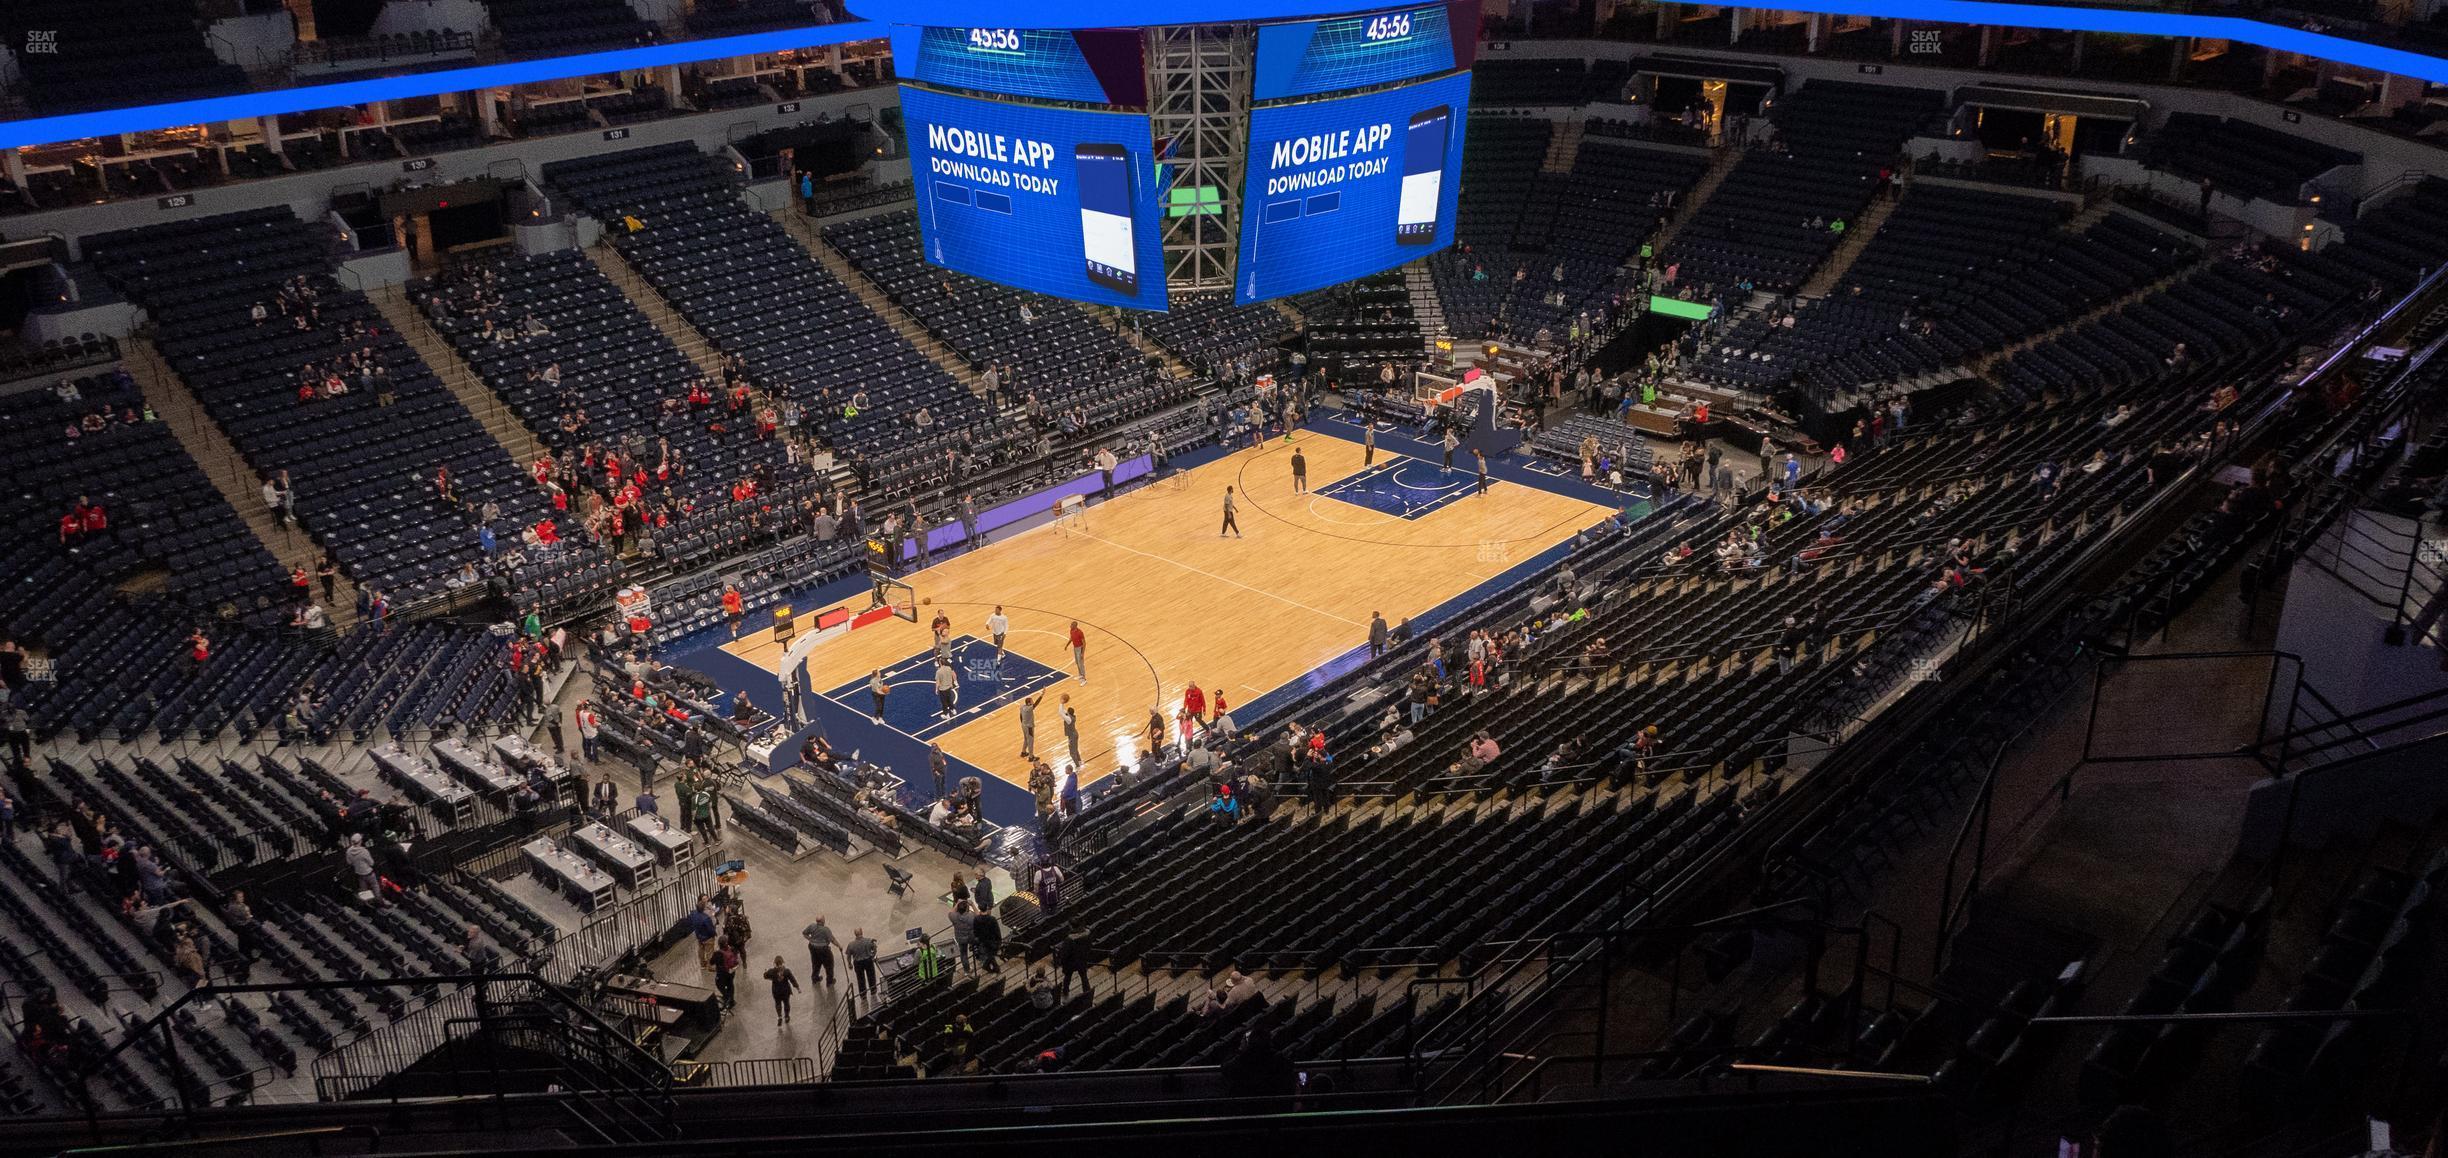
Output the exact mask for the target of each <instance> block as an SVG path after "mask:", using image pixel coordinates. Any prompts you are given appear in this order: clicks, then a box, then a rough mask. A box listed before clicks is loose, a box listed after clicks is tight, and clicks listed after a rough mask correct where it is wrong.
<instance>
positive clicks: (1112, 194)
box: [852, 0, 1479, 310]
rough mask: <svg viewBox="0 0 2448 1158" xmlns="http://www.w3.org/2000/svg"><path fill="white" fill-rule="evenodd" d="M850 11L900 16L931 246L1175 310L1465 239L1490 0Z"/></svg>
mask: <svg viewBox="0 0 2448 1158" xmlns="http://www.w3.org/2000/svg"><path fill="white" fill-rule="evenodd" d="M852 6H853V8H854V9H859V10H860V14H861V15H867V16H873V17H875V18H878V19H881V20H885V21H886V22H888V23H889V24H890V25H891V29H892V32H891V36H892V45H893V61H894V67H895V70H896V72H897V73H898V75H899V78H900V81H901V110H902V121H903V124H904V125H905V127H906V132H907V135H908V139H909V151H910V167H911V172H912V176H913V178H914V181H915V185H916V190H915V192H916V195H917V205H918V223H919V232H920V241H921V245H922V246H923V248H924V255H925V259H926V260H927V261H928V262H930V263H932V264H935V265H938V266H942V267H943V268H946V269H952V270H958V271H960V272H962V273H966V274H970V275H973V276H976V277H980V278H984V279H986V280H988V281H992V282H997V283H1000V284H1003V285H1007V286H1011V287H1014V288H1016V289H1023V290H1030V291H1035V292H1038V293H1044V294H1048V295H1052V296H1055V297H1062V298H1068V299H1072V300H1076V301H1082V302H1090V303H1095V304H1099V305H1109V306H1118V307H1122V308H1126V309H1139V310H1162V309H1165V308H1166V303H1167V302H1168V300H1169V298H1170V296H1171V295H1172V294H1173V293H1176V292H1181V291H1184V290H1206V291H1222V290H1224V289H1226V288H1228V287H1229V289H1230V290H1231V292H1232V295H1233V300H1234V302H1235V303H1237V304H1248V303H1251V302H1257V301H1263V300H1265V299H1268V298H1276V297H1283V296H1286V295H1290V294H1298V293H1306V292H1309V291H1311V290H1316V289H1321V288H1324V287H1327V286H1331V285H1336V284H1339V283H1341V282H1346V281H1350V280H1352V279H1354V278H1358V277H1364V276H1366V275H1368V274H1372V273H1376V272H1379V271H1381V270H1386V269H1390V268H1393V267H1395V266H1399V265H1402V264H1404V263H1406V262H1409V261H1411V260H1413V259H1415V258H1418V257H1420V256H1421V255H1423V254H1427V253H1432V252H1435V251H1437V250H1440V249H1443V248H1446V247H1448V246H1450V245H1452V244H1453V236H1454V213H1455V207H1456V204H1457V201H1458V198H1459V195H1460V192H1461V181H1460V173H1461V166H1462V138H1463V132H1462V130H1463V125H1464V122H1465V119H1466V117H1467V114H1468V110H1469V106H1470V66H1471V64H1472V55H1473V51H1474V48H1475V46H1476V44H1477V33H1478V24H1479V8H1478V2H1477V0H1455V2H1439V3H1427V4H1418V3H1415V4H1411V5H1407V6H1403V7H1396V8H1378V9H1367V10H1355V11H1349V12H1339V13H1338V12H1333V11H1332V10H1331V9H1330V8H1328V9H1325V10H1324V11H1323V14H1320V12H1321V6H1319V5H1316V4H1295V5H1293V6H1291V7H1292V8H1294V9H1299V11H1295V12H1294V13H1293V14H1295V15H1302V16H1306V17H1309V18H1304V19H1276V18H1273V17H1260V18H1254V19H1235V18H1234V16H1233V10H1232V8H1231V6H1230V5H1229V4H1222V5H1219V4H1214V3H1192V4H1174V5H1166V6H1162V7H1163V8H1164V9H1165V10H1166V12H1167V15H1168V18H1169V21H1170V22H1168V23H1166V24H1152V23H1151V24H1138V25H1133V26H1129V27H1105V28H1005V27H970V26H950V25H947V24H939V23H934V22H932V21H933V20H934V19H935V18H934V17H932V16H930V15H928V13H931V12H943V11H946V10H957V9H961V8H963V7H973V6H962V5H924V4H899V3H893V2H891V0H870V2H869V3H864V4H862V3H858V2H856V0H854V2H853V5H852ZM871 8H874V9H886V10H889V11H870V10H869V9H871ZM1273 10H1274V11H1275V12H1277V13H1282V12H1284V11H1285V10H1286V6H1285V5H1283V4H1280V3H1279V4H1277V5H1275V6H1274V9H1273ZM919 21H926V22H923V23H921V22H919ZM1193 22H1194V23H1193ZM1192 41H1195V42H1196V43H1197V44H1198V45H1199V46H1200V47H1199V49H1198V51H1197V52H1195V53H1189V52H1184V51H1183V50H1182V49H1181V48H1180V46H1181V45H1183V44H1184V43H1186V42H1192ZM1185 62H1187V63H1185ZM1185 90H1190V91H1194V92H1195V103H1194V104H1192V105H1189V106H1187V111H1184V110H1185V106H1184V105H1183V104H1182V103H1181V102H1180V101H1179V99H1178V98H1179V97H1180V94H1182V93H1183V92H1184V91H1185ZM1169 101H1170V102H1172V103H1168V102H1169ZM1194 250H1195V251H1197V253H1196V255H1195V256H1186V255H1189V254H1190V253H1191V251H1194Z"/></svg>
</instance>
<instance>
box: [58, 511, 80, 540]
mask: <svg viewBox="0 0 2448 1158" xmlns="http://www.w3.org/2000/svg"><path fill="white" fill-rule="evenodd" d="M84 533H85V520H84V518H83V517H82V516H80V515H78V514H77V513H76V512H75V511H70V512H68V513H67V514H64V515H61V516H60V542H63V543H65V542H67V541H68V540H70V539H73V538H76V537H77V536H78V535H81V534H84Z"/></svg>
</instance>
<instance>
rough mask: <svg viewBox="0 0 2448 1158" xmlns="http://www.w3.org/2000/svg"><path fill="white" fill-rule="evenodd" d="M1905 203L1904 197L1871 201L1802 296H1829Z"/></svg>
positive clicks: (1847, 228)
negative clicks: (1888, 220) (1900, 205)
mask: <svg viewBox="0 0 2448 1158" xmlns="http://www.w3.org/2000/svg"><path fill="white" fill-rule="evenodd" d="M1903 200H1904V199H1903V198H1902V197H1881V198H1877V199H1875V200H1873V201H1871V202H1870V207H1869V208H1868V209H1865V210H1863V211H1862V215H1861V219H1860V220H1858V221H1848V222H1846V223H1845V225H1846V229H1845V235H1844V240H1843V241H1840V242H1837V243H1836V249H1835V251H1834V252H1832V253H1830V254H1828V259H1827V261H1825V262H1823V263H1821V264H1820V266H1819V272H1817V273H1814V274H1812V275H1811V279H1810V280H1809V281H1807V282H1804V283H1803V284H1802V291H1801V292H1802V296H1803V297H1806V298H1819V297H1826V296H1827V295H1828V293H1829V291H1831V290H1834V289H1835V288H1836V286H1837V284H1838V283H1840V282H1842V281H1843V280H1844V275H1845V271H1846V270H1849V269H1852V268H1853V260H1854V259H1855V258H1858V257H1860V256H1861V255H1862V251H1863V250H1865V249H1868V248H1870V239H1871V238H1873V237H1876V236H1878V231H1879V227H1880V226H1883V225H1885V224H1887V219H1888V218H1890V217H1893V216H1895V210H1896V206H1897V205H1899V204H1901V203H1902V202H1903Z"/></svg>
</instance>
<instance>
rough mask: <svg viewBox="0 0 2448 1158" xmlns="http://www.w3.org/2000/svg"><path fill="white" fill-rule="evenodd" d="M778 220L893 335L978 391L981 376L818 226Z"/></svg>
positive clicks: (788, 216)
mask: <svg viewBox="0 0 2448 1158" xmlns="http://www.w3.org/2000/svg"><path fill="white" fill-rule="evenodd" d="M775 219H776V220H778V221H780V222H781V223H782V228H783V229H784V230H785V231H786V232H788V233H789V234H790V235H791V237H792V238H793V239H794V240H796V241H797V242H798V243H799V244H800V245H801V246H803V247H805V248H806V249H807V251H808V253H809V254H811V255H813V256H814V257H815V258H816V260H817V262H819V263H820V264H822V265H823V266H824V267H825V269H826V270H827V271H828V272H830V273H831V274H832V275H833V276H834V277H835V278H838V279H839V280H840V281H841V283H842V284H843V285H845V286H848V287H849V288H850V292H852V293H854V294H857V295H858V299H859V301H860V302H861V303H862V304H864V305H865V306H866V307H867V308H868V309H870V310H872V311H874V312H875V315H876V316H877V317H879V318H882V319H884V322H885V324H886V325H889V326H891V327H892V328H893V332H894V333H897V334H899V335H901V336H902V337H903V338H905V339H907V340H908V341H909V344H910V345H913V346H916V347H917V348H918V352H919V353H922V354H925V355H926V356H927V360H929V361H931V362H933V363H935V364H936V365H937V366H939V367H941V368H942V369H943V372H944V373H946V374H950V375H951V376H952V377H953V379H954V380H956V381H958V382H959V383H960V384H961V385H963V386H966V387H968V388H970V389H971V390H975V389H977V388H978V372H977V371H976V370H975V369H973V368H971V366H970V365H969V363H967V362H965V361H962V360H961V357H960V355H958V354H955V353H953V352H952V349H951V348H950V347H948V346H946V345H944V344H943V342H942V341H941V340H940V339H938V338H936V336H935V335H934V334H933V333H930V332H929V331H928V330H927V328H926V327H925V326H922V325H920V324H918V319H916V318H913V317H911V316H910V315H909V311H907V310H904V309H902V308H901V306H900V304H899V303H897V302H895V301H893V300H892V297H891V295H889V294H886V293H885V292H884V290H883V289H882V288H881V287H879V286H877V285H876V283H875V282H874V281H873V280H871V279H869V278H868V276H867V275H866V274H863V273H860V272H859V271H858V267H857V266H854V265H852V264H850V260H849V259H848V258H845V257H843V256H842V255H841V253H840V252H839V251H837V250H835V249H834V248H833V247H832V246H830V245H827V244H825V240H824V238H823V237H822V236H820V235H819V234H818V233H817V232H816V225H815V223H813V222H811V221H809V220H808V219H807V218H805V217H802V216H800V215H799V214H797V213H794V212H791V211H789V210H788V209H785V210H784V211H782V212H781V213H779V214H777V215H776V218H775Z"/></svg>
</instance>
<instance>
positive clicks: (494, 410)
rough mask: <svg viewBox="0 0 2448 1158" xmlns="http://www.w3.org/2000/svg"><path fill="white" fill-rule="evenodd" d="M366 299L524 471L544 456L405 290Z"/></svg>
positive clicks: (541, 447)
mask: <svg viewBox="0 0 2448 1158" xmlns="http://www.w3.org/2000/svg"><path fill="white" fill-rule="evenodd" d="M366 298H367V300H369V301H372V302H373V303H374V307H375V308H376V309H379V310H381V311H382V315H383V318H384V319H385V320H387V321H389V322H390V323H391V326H392V328H393V329H395V330H397V331H399V334H400V336H401V337H404V338H406V339H407V340H408V345H409V347H410V348H412V349H414V350H415V351H416V352H417V356H418V357H420V358H423V359H424V360H425V364H426V365H427V366H428V367H431V368H432V370H433V372H434V376H435V377H437V378H440V379H441V380H442V385H443V386H444V388H446V389H448V390H449V391H450V392H451V394H452V396H454V397H456V398H458V399H459V404H460V405H461V406H464V407H466V408H467V412H468V413H469V414H470V415H472V416H474V417H475V419H476V421H477V423H478V424H479V425H482V426H483V427H484V429H485V433H487V434H489V435H491V436H493V441H495V442H497V443H500V444H501V448H502V450H504V451H506V452H508V454H509V455H510V459H511V461H513V462H516V463H518V464H519V466H520V468H522V469H524V468H527V467H530V466H533V465H535V461H536V460H537V459H539V458H542V457H544V444H543V443H541V442H539V441H537V440H536V436H535V432H534V431H531V430H529V429H527V427H526V425H525V424H524V423H522V422H520V421H519V418H518V415H516V414H514V413H512V412H511V410H510V407H509V405H508V404H507V403H505V402H503V401H502V399H501V395H499V394H496V393H494V392H493V388H492V387H491V386H488V385H486V384H485V381H484V379H483V378H481V377H479V376H478V375H477V373H476V370H475V368H474V367H472V366H469V365H468V364H467V360H466V359H464V358H461V357H460V356H459V351H457V350H455V349H453V348H451V344H450V343H449V342H446V341H444V340H443V338H442V335H441V333H440V332H438V331H436V330H435V329H434V328H433V323H432V322H430V321H427V320H426V318H425V314H424V312H423V311H421V310H419V309H417V308H416V307H415V306H414V305H411V304H409V301H408V294H407V291H406V290H404V289H402V288H401V287H399V286H389V287H386V288H384V289H381V290H377V291H375V292H373V293H370V294H367V295H366Z"/></svg>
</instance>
